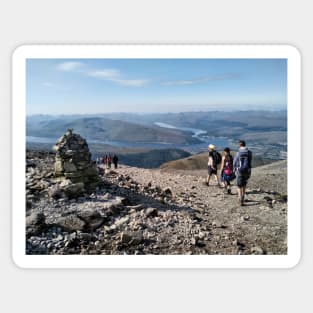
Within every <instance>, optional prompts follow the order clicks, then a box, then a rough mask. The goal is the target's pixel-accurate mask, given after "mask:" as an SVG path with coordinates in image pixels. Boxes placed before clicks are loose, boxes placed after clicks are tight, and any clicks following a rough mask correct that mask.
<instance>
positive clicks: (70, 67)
mask: <svg viewBox="0 0 313 313" xmlns="http://www.w3.org/2000/svg"><path fill="white" fill-rule="evenodd" d="M83 66H84V64H83V63H81V62H63V63H60V64H58V65H57V69H58V70H59V71H76V70H78V69H80V68H81V67H83Z"/></svg>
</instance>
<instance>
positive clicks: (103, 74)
mask: <svg viewBox="0 0 313 313" xmlns="http://www.w3.org/2000/svg"><path fill="white" fill-rule="evenodd" d="M87 75H88V76H91V77H96V78H102V79H108V80H110V79H114V78H116V77H119V76H120V71H119V70H116V69H104V70H98V71H92V72H88V73H87Z"/></svg>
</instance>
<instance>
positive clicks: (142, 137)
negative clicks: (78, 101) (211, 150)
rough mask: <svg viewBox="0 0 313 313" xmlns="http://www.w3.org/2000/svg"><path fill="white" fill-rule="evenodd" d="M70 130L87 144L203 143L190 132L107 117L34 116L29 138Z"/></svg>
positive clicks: (28, 128)
mask: <svg viewBox="0 0 313 313" xmlns="http://www.w3.org/2000/svg"><path fill="white" fill-rule="evenodd" d="M68 128H73V129H74V131H75V132H76V133H79V134H80V135H81V136H83V137H84V138H86V139H87V140H88V139H92V140H99V141H121V142H131V143H172V144H195V143H199V142H200V140H199V139H197V138H194V137H192V134H191V133H188V132H183V131H180V130H176V129H167V128H162V127H158V126H156V125H148V124H147V125H142V124H135V123H133V122H128V121H121V120H112V119H108V118H104V117H89V116H87V117H72V116H68V117H55V118H50V117H48V118H44V117H43V116H33V117H28V118H27V121H26V134H27V136H33V137H48V138H59V137H60V136H61V135H62V134H63V133H64V132H65V131H66V130H67V129H68Z"/></svg>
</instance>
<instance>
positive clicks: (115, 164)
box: [113, 154, 118, 169]
mask: <svg viewBox="0 0 313 313" xmlns="http://www.w3.org/2000/svg"><path fill="white" fill-rule="evenodd" d="M117 163H118V157H117V155H116V154H114V156H113V164H114V168H115V169H117Z"/></svg>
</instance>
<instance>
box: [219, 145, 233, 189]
mask: <svg viewBox="0 0 313 313" xmlns="http://www.w3.org/2000/svg"><path fill="white" fill-rule="evenodd" d="M220 177H221V178H220V180H221V182H222V184H223V185H222V186H223V187H224V188H225V189H226V190H227V193H228V194H231V186H230V182H231V181H232V180H234V179H235V178H236V175H235V173H234V171H233V157H232V155H231V154H230V149H229V148H225V149H224V153H223V157H222V163H221V174H220Z"/></svg>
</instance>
